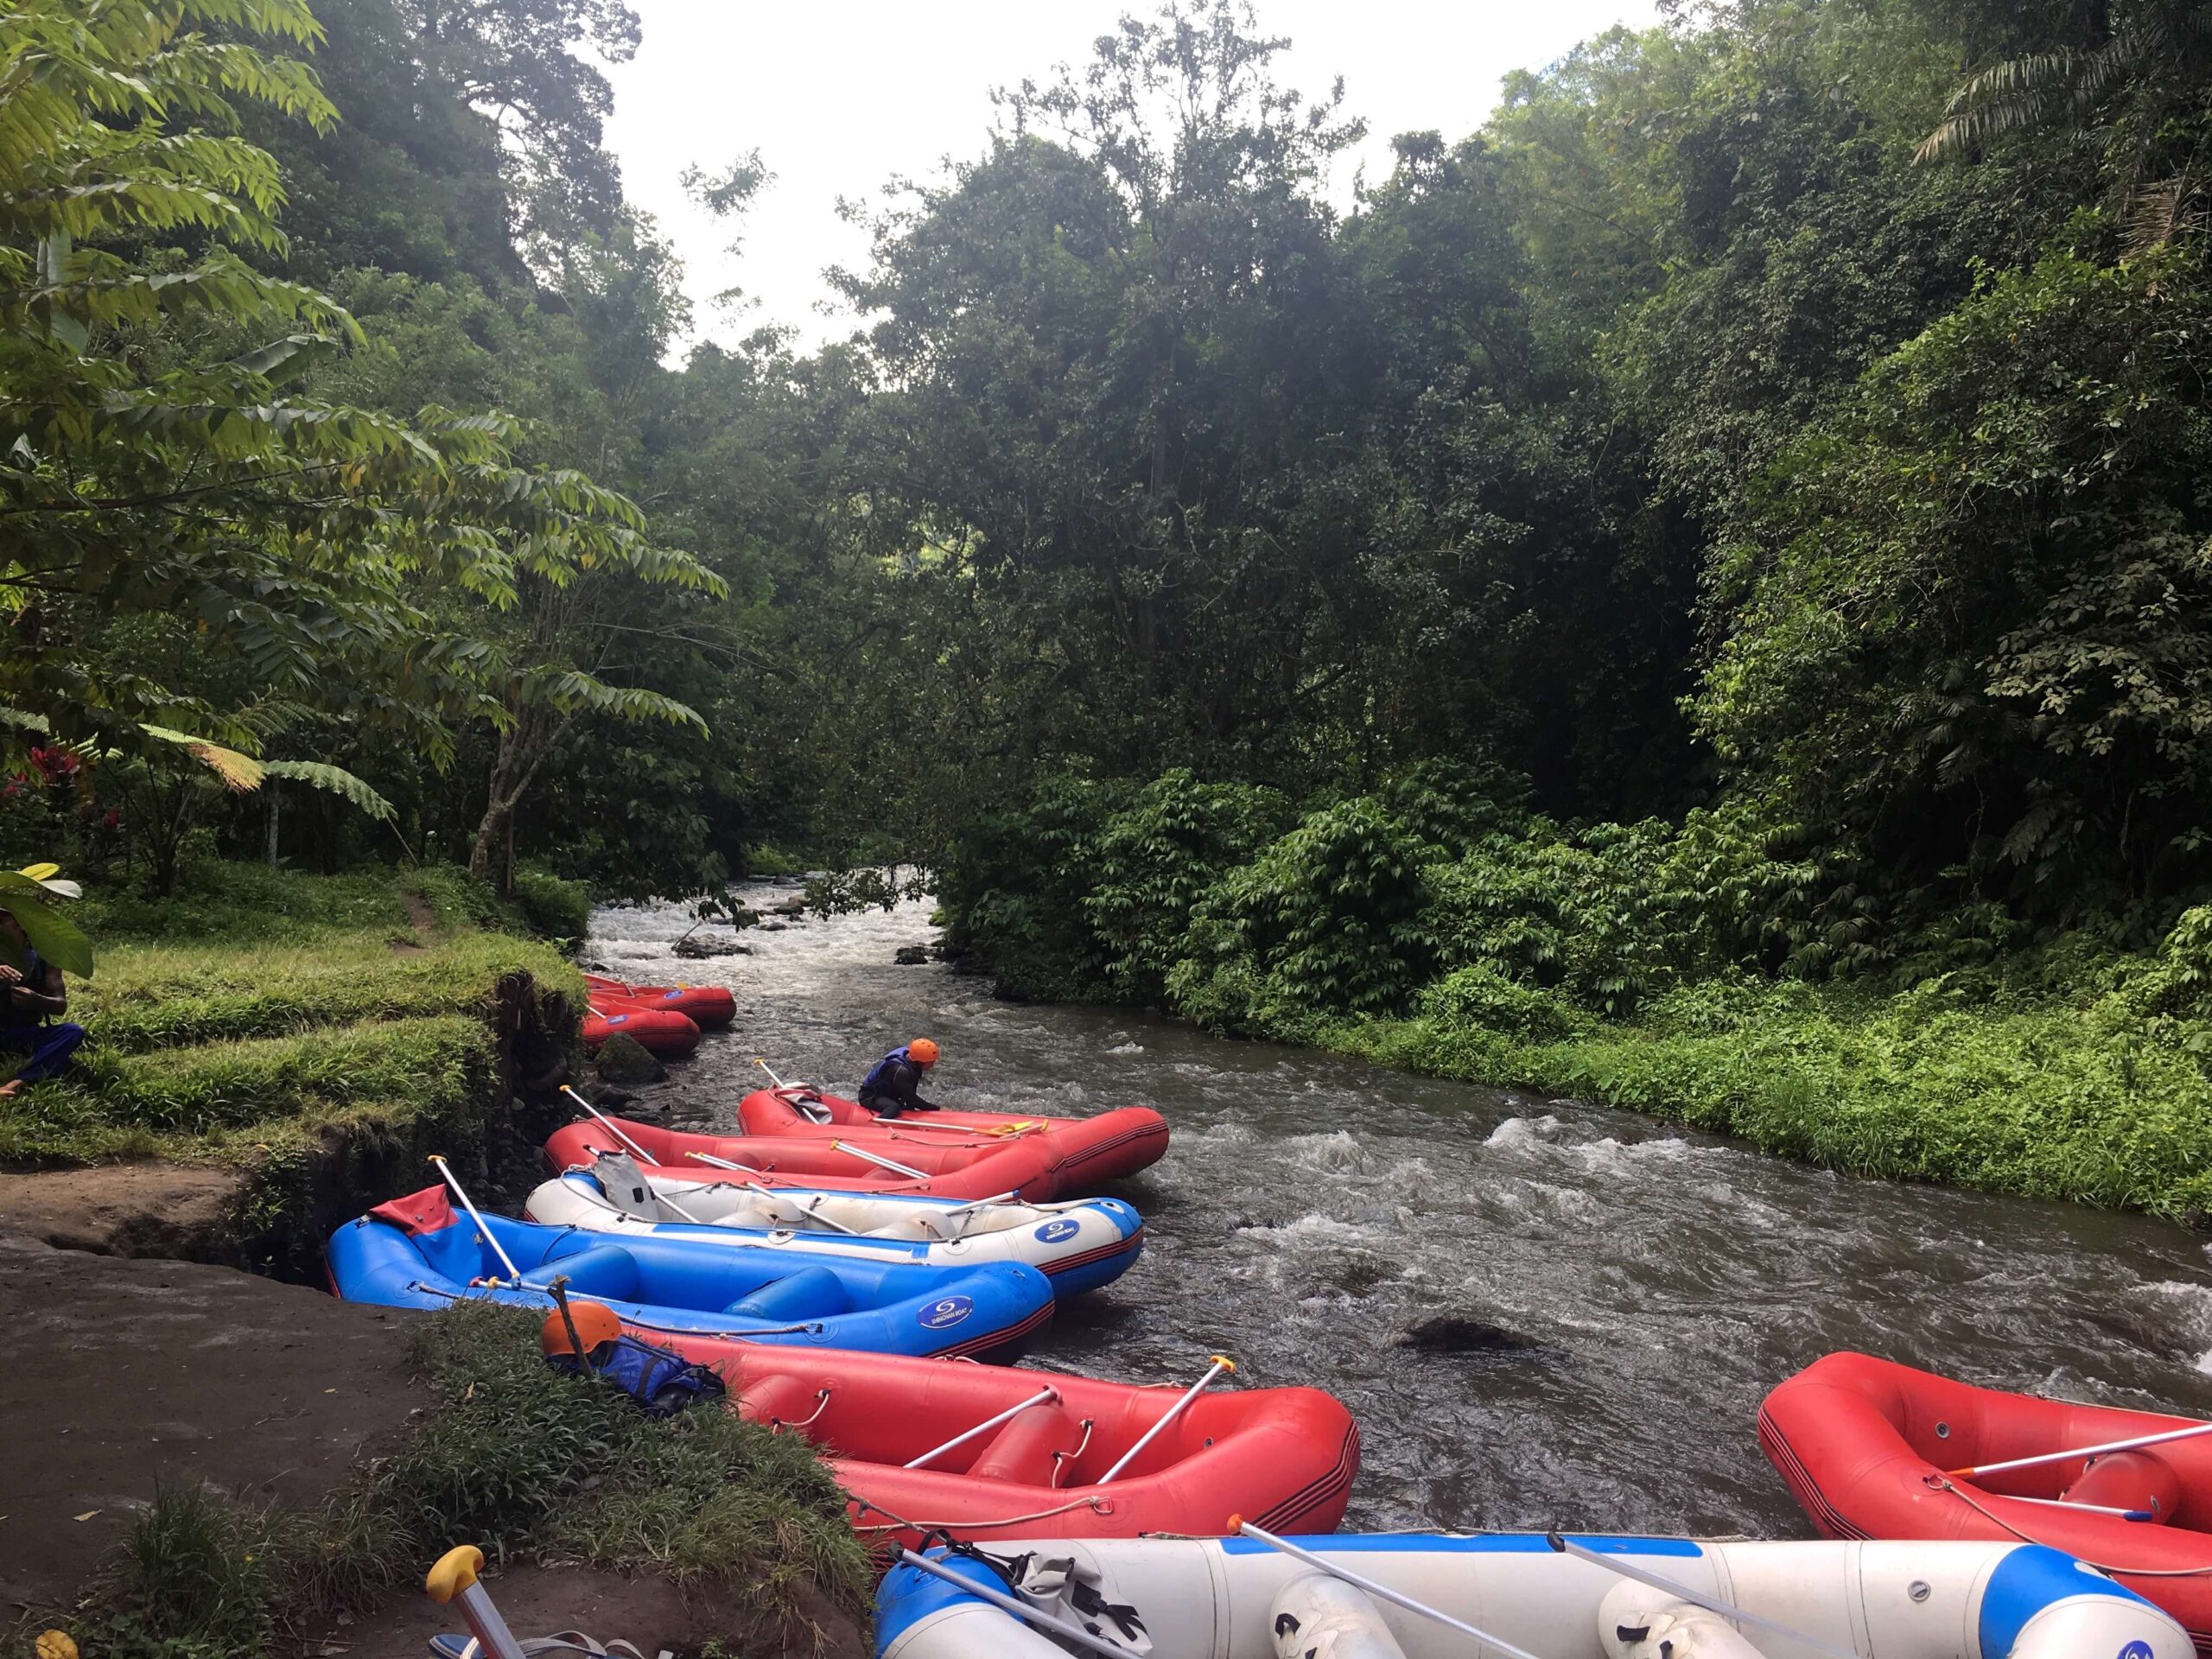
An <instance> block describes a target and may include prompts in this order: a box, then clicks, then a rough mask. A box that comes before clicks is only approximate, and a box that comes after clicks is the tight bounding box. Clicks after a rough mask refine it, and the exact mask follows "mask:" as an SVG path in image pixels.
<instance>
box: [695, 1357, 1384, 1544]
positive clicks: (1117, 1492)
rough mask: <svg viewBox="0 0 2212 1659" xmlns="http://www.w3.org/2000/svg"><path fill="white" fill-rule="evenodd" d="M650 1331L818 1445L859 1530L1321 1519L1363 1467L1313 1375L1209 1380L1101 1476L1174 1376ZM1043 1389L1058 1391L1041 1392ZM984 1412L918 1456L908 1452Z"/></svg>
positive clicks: (1354, 1436) (1148, 1418)
mask: <svg viewBox="0 0 2212 1659" xmlns="http://www.w3.org/2000/svg"><path fill="white" fill-rule="evenodd" d="M653 1340H654V1341H655V1342H656V1343H657V1344H660V1345H662V1346H664V1347H669V1348H673V1349H675V1350H677V1351H679V1352H681V1353H682V1354H683V1356H684V1357H686V1358H689V1359H691V1360H694V1361H696V1362H698V1363H702V1364H707V1365H711V1366H713V1367H714V1368H715V1370H718V1371H720V1372H721V1375H722V1377H723V1380H724V1381H725V1382H727V1383H728V1385H729V1389H730V1392H731V1394H732V1395H734V1396H736V1399H737V1402H738V1408H739V1409H740V1410H741V1411H742V1412H743V1413H744V1414H745V1415H746V1416H747V1417H749V1418H751V1419H752V1420H753V1421H755V1422H765V1423H767V1424H768V1425H770V1426H771V1427H775V1428H779V1429H780V1430H782V1431H783V1432H785V1433H797V1434H804V1436H805V1437H806V1438H807V1439H808V1440H811V1441H812V1442H813V1443H814V1444H815V1445H816V1446H818V1447H820V1448H821V1450H822V1453H823V1457H824V1458H825V1459H827V1460H828V1461H829V1466H830V1469H831V1471H832V1472H833V1473H835V1475H836V1478H837V1484H839V1485H841V1486H842V1487H843V1488H844V1489H845V1491H847V1492H848V1493H849V1494H850V1496H851V1497H852V1499H853V1503H852V1513H853V1524H854V1525H855V1527H857V1528H859V1529H861V1532H863V1533H867V1534H875V1535H888V1536H891V1537H893V1538H895V1539H897V1540H898V1541H899V1542H901V1543H905V1544H907V1545H909V1546H912V1547H913V1548H922V1547H923V1544H922V1535H921V1531H920V1529H924V1528H927V1529H931V1530H938V1529H942V1530H944V1531H947V1532H950V1533H951V1534H952V1535H954V1536H956V1537H962V1538H976V1539H983V1540H988V1539H990V1538H993V1537H999V1538H1006V1537H1020V1538H1134V1537H1135V1536H1136V1535H1138V1534H1140V1533H1145V1532H1183V1533H1196V1534H1199V1535H1204V1536H1207V1537H1211V1536H1213V1535H1217V1534H1218V1533H1220V1532H1221V1531H1222V1530H1223V1529H1224V1527H1225V1526H1226V1525H1227V1524H1228V1521H1229V1517H1230V1516H1232V1515H1243V1516H1248V1517H1249V1518H1250V1519H1252V1520H1253V1521H1255V1522H1257V1523H1258V1524H1259V1525H1261V1526H1263V1527H1266V1528H1268V1529H1270V1530H1280V1531H1285V1532H1292V1531H1294V1532H1331V1531H1333V1530H1334V1529H1335V1528H1336V1525H1337V1522H1338V1521H1340V1520H1342V1519H1343V1518H1344V1505H1345V1503H1346V1501H1347V1500H1348V1498H1349V1497H1350V1496H1351V1482H1352V1477H1353V1476H1354V1475H1355V1474H1357V1472H1358V1470H1359V1430H1358V1428H1357V1427H1356V1426H1355V1425H1354V1424H1353V1422H1352V1420H1351V1413H1350V1412H1348V1411H1346V1410H1345V1409H1344V1407H1343V1406H1342V1405H1340V1404H1339V1403H1338V1402H1337V1401H1336V1400H1335V1399H1333V1398H1332V1397H1331V1396H1330V1395H1326V1394H1324V1393H1322V1392H1321V1391H1320V1390H1319V1389H1247V1390H1242V1391H1238V1390H1234V1389H1228V1388H1225V1387H1223V1386H1221V1385H1220V1384H1219V1383H1217V1385H1216V1388H1215V1389H1213V1390H1210V1391H1209V1392H1207V1393H1205V1394H1201V1395H1198V1398H1197V1399H1195V1400H1194V1401H1192V1402H1191V1404H1190V1405H1189V1407H1188V1408H1186V1409H1185V1410H1184V1411H1182V1412H1181V1413H1180V1414H1177V1415H1176V1416H1175V1417H1174V1418H1173V1420H1172V1421H1169V1422H1168V1424H1167V1426H1166V1427H1165V1428H1163V1429H1161V1430H1160V1433H1158V1434H1157V1435H1155V1436H1154V1438H1153V1439H1152V1440H1151V1441H1150V1442H1149V1443H1148V1444H1147V1446H1145V1448H1144V1449H1143V1451H1141V1452H1139V1453H1138V1454H1137V1456H1136V1457H1135V1459H1132V1460H1131V1461H1130V1462H1129V1464H1128V1466H1127V1467H1126V1468H1125V1469H1123V1470H1122V1471H1120V1472H1119V1473H1118V1474H1116V1478H1115V1479H1114V1480H1113V1481H1112V1483H1111V1484H1104V1485H1102V1484H1098V1483H1099V1481H1100V1478H1101V1477H1103V1475H1105V1474H1106V1473H1107V1472H1108V1471H1109V1470H1112V1469H1113V1468H1114V1466H1115V1465H1116V1464H1117V1463H1119V1462H1120V1461H1121V1459H1122V1457H1123V1455H1124V1454H1125V1453H1127V1452H1128V1451H1129V1449H1130V1448H1131V1447H1133V1446H1135V1445H1136V1444H1137V1442H1138V1441H1139V1440H1142V1439H1143V1438H1144V1436H1145V1434H1146V1432H1147V1430H1149V1429H1151V1428H1152V1427H1154V1425H1155V1424H1157V1423H1159V1422H1160V1420H1161V1419H1162V1418H1164V1417H1166V1416H1167V1414H1168V1413H1169V1411H1170V1410H1171V1409H1172V1408H1173V1407H1174V1405H1175V1403H1176V1402H1177V1401H1178V1400H1179V1399H1180V1398H1181V1397H1182V1395H1183V1394H1184V1392H1185V1390H1184V1389H1183V1388H1181V1387H1168V1388H1145V1387H1140V1386H1138V1385H1137V1384H1135V1383H1103V1382H1100V1381H1097V1380H1096V1379H1095V1378H1091V1377H1084V1376H1060V1375H1058V1373H1047V1372H1043V1371H1029V1370H1013V1369H1010V1368H1007V1367H1001V1366H984V1365H961V1364H953V1363H948V1362H945V1361H942V1360H935V1359H907V1358H904V1357H895V1356H891V1355H885V1354H858V1353H850V1352H846V1351H841V1350H837V1349H816V1350H814V1351H811V1352H801V1351H798V1350H796V1349H792V1348H777V1347H772V1346H770V1345H769V1344H765V1343H747V1342H724V1341H717V1340H714V1339H712V1338H690V1337H679V1338H664V1337H662V1336H660V1335H659V1334H658V1333H656V1334H655V1335H654V1338H653ZM1196 1380H1197V1379H1196V1378H1195V1377H1194V1378H1193V1379H1192V1381H1196ZM1048 1389H1049V1390H1050V1391H1051V1395H1052V1397H1050V1398H1039V1395H1043V1394H1044V1393H1045V1392H1046V1390H1048ZM994 1420H996V1421H994ZM985 1424H989V1425H991V1426H990V1427H985V1428H983V1432H982V1433H979V1434H976V1435H974V1436H973V1438H971V1439H969V1440H964V1441H963V1442H962V1444H960V1445H958V1446H953V1447H951V1448H950V1450H949V1451H946V1452H943V1454H942V1455H940V1456H938V1457H937V1458H934V1459H931V1460H930V1461H929V1463H928V1465H926V1466H925V1467H924V1468H920V1469H909V1468H906V1466H905V1465H907V1464H909V1463H911V1462H913V1461H914V1460H915V1459H919V1458H921V1457H922V1456H923V1455H924V1454H925V1453H926V1452H930V1451H931V1450H933V1449H935V1448H938V1447H940V1446H945V1445H946V1443H947V1442H949V1441H951V1440H955V1439H957V1438H958V1437H959V1436H962V1435H963V1434H967V1433H969V1431H970V1430H973V1429H976V1428H977V1427H981V1426H982V1425H985Z"/></svg>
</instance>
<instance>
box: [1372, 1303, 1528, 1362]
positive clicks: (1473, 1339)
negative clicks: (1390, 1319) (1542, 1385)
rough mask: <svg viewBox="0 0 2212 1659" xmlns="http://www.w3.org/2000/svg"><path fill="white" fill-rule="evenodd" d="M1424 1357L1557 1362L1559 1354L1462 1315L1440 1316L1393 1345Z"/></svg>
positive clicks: (1502, 1327) (1406, 1334)
mask: <svg viewBox="0 0 2212 1659" xmlns="http://www.w3.org/2000/svg"><path fill="white" fill-rule="evenodd" d="M1393 1345H1394V1346H1395V1347H1399V1348H1411V1349H1414V1350H1416V1351H1419V1352H1421V1353H1424V1354H1522V1355H1526V1356H1527V1357H1529V1358H1531V1359H1556V1358H1558V1357H1560V1351H1559V1350H1558V1349H1556V1348H1554V1347H1552V1346H1550V1345H1549V1344H1546V1343H1541V1342H1538V1341H1537V1340H1536V1339H1535V1338H1534V1337H1524V1336H1522V1334H1521V1333H1520V1332H1518V1331H1509V1330H1507V1329H1506V1328H1505V1327H1504V1326H1503V1325H1492V1324H1491V1323H1490V1322H1489V1321H1488V1320H1486V1319H1469V1318H1467V1317H1466V1316H1465V1314H1461V1313H1440V1314H1438V1315H1436V1317H1435V1318H1433V1319H1423V1320H1422V1321H1421V1323H1420V1324H1419V1325H1414V1326H1413V1327H1412V1328H1411V1329H1409V1330H1408V1331H1405V1332H1402V1333H1401V1334H1400V1336H1399V1338H1398V1339H1397V1341H1396V1343H1395V1344H1393Z"/></svg>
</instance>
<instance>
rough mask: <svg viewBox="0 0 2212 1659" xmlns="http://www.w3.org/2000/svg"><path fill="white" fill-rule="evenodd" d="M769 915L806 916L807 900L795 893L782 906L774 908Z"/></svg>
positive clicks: (772, 907) (771, 908)
mask: <svg viewBox="0 0 2212 1659" xmlns="http://www.w3.org/2000/svg"><path fill="white" fill-rule="evenodd" d="M768 913H769V914H770V915H771V916H804V915H805V914H806V900H805V899H802V898H800V897H799V896H798V894H797V893H793V894H792V895H791V897H790V898H788V899H785V900H784V902H783V903H782V904H780V905H775V906H771V907H770V909H769V912H768Z"/></svg>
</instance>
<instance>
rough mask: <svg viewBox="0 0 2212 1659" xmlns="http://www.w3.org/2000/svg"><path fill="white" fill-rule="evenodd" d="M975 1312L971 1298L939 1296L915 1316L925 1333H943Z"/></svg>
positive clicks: (973, 1301)
mask: <svg viewBox="0 0 2212 1659" xmlns="http://www.w3.org/2000/svg"><path fill="white" fill-rule="evenodd" d="M975 1311H976V1299H975V1298H974V1297H972V1296H940V1297H938V1300H935V1301H933V1302H931V1304H930V1305H929V1306H927V1307H925V1308H924V1309H923V1310H922V1311H921V1313H919V1314H918V1316H917V1317H918V1319H919V1320H920V1322H921V1325H922V1328H923V1329H924V1330H925V1331H944V1330H948V1329H950V1327H951V1326H953V1325H957V1324H959V1323H960V1321H961V1320H963V1319H966V1318H967V1317H968V1316H969V1314H970V1313H974V1312H975Z"/></svg>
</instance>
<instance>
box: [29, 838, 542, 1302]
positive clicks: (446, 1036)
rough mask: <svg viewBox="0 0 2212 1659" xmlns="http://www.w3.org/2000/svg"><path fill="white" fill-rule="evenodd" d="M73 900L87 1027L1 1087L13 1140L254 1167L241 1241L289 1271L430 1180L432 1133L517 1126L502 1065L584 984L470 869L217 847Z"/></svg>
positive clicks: (73, 1013) (78, 999)
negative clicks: (184, 867)
mask: <svg viewBox="0 0 2212 1659" xmlns="http://www.w3.org/2000/svg"><path fill="white" fill-rule="evenodd" d="M571 896H573V895H571ZM78 914H79V919H80V920H81V921H82V922H83V923H84V924H85V925H86V929H87V931H89V932H90V933H91V934H92V937H93V942H94V945H95V948H96V950H97V951H98V961H97V964H96V965H97V969H98V971H97V973H96V975H95V976H94V977H93V978H92V980H90V981H79V980H73V981H72V982H70V1017H71V1018H73V1019H75V1020H79V1021H80V1022H81V1023H82V1024H83V1025H84V1026H85V1027H86V1030H87V1032H88V1033H90V1041H89V1042H88V1043H87V1044H86V1047H85V1048H84V1049H83V1050H82V1051H80V1052H79V1063H78V1064H77V1065H75V1066H74V1067H73V1068H72V1070H71V1071H70V1072H69V1073H68V1074H67V1075H66V1076H65V1077H61V1078H58V1079H55V1080H54V1081H52V1082H49V1083H46V1084H40V1085H38V1086H37V1087H35V1088H32V1089H29V1090H25V1091H24V1092H23V1093H22V1094H21V1095H19V1096H16V1098H15V1099H13V1100H11V1101H8V1102H5V1103H0V1162H7V1163H12V1164H16V1165H32V1166H49V1167H50V1166H60V1165H68V1164H84V1163H99V1162H112V1161H121V1160H137V1159H148V1158H159V1159H163V1160H169V1161H172V1162H177V1163H188V1164H201V1165H211V1164H212V1165H220V1166H229V1167H233V1168H236V1169H238V1170H239V1171H240V1172H242V1173H243V1174H244V1176H245V1180H244V1182H243V1183H242V1185H241V1189H240V1192H239V1196H238V1201H237V1204H236V1205H235V1215H234V1216H233V1217H232V1218H231V1225H232V1227H233V1229H234V1231H235V1239H234V1242H235V1243H236V1244H237V1246H238V1254H239V1255H240V1257H241V1258H242V1259H245V1260H248V1261H251V1262H257V1263H259V1264H261V1265H264V1266H265V1267H269V1268H272V1269H274V1270H277V1271H280V1272H283V1273H286V1274H294V1275H299V1274H305V1275H307V1276H310V1277H312V1276H313V1275H314V1274H315V1261H316V1258H317V1257H318V1255H319V1253H320V1250H321V1243H322V1240H323V1238H324V1237H325V1236H327V1233H328V1232H329V1230H330V1229H331V1228H332V1227H333V1226H335V1225H336V1224H338V1223H339V1222H340V1221H343V1220H346V1219H347V1218H348V1217H351V1216H353V1215H354V1214H356V1213H358V1212H359V1211H360V1210H362V1209H363V1208H365V1207H366V1206H367V1205H372V1204H376V1203H379V1202H381V1201H383V1200H384V1199H385V1198H390V1197H391V1196H392V1194H393V1193H394V1192H404V1191H410V1190H411V1189H412V1188H413V1187H414V1186H416V1185H421V1183H422V1179H423V1157H424V1155H425V1154H429V1153H431V1152H450V1153H453V1154H455V1155H461V1154H468V1153H472V1152H474V1153H481V1152H483V1151H484V1150H485V1148H486V1147H487V1146H494V1145H499V1144H504V1142H503V1141H501V1136H502V1135H506V1138H507V1139H510V1140H512V1139H513V1138H514V1137H513V1136H512V1135H509V1134H507V1127H508V1124H509V1121H510V1108H511V1103H510V1102H509V1100H508V1098H507V1096H506V1092H505V1076H506V1074H507V1073H508V1072H509V1071H513V1072H515V1073H517V1074H519V1075H523V1076H536V1075H537V1074H538V1073H540V1072H542V1071H544V1070H545V1069H546V1067H547V1065H550V1063H552V1062H553V1061H555V1060H556V1059H557V1058H558V1056H559V1053H560V1052H561V1051H562V1050H563V1049H564V1048H566V1047H568V1046H569V1045H570V1044H571V1043H572V1042H573V1040H574V1035H575V1015H576V1012H577V1010H579V1009H580V1008H581V1007H582V1001H583V982H582V976H580V975H579V974H578V973H577V971H576V969H575V966H574V965H573V964H572V963H569V961H568V960H567V959H566V958H565V957H563V956H562V955H561V954H560V953H559V951H558V950H556V949H555V948H554V947H553V946H551V945H550V944H546V943H544V942H543V941H542V940H540V939H537V938H531V937H527V936H526V935H525V933H524V931H522V930H524V918H523V914H522V912H521V910H520V909H518V907H517V906H513V905H512V904H511V903H509V902H508V901H507V900H505V899H501V898H499V896H498V895H496V894H493V893H491V892H490V891H489V890H488V889H487V888H486V887H483V886H482V885H481V884H480V883H478V882H474V881H472V880H469V878H468V876H467V874H466V873H465V872H463V871H461V870H459V869H452V868H436V867H432V868H423V869H419V870H411V871H407V872H404V873H400V874H393V873H390V872H383V873H364V874H351V875H341V876H311V875H302V874H294V873H289V872H283V871H272V870H270V869H267V868H264V867H262V866H258V865H214V864H202V865H200V866H197V867H195V868H194V869H193V870H192V871H191V873H190V874H189V876H188V879H187V880H186V882H185V883H184V884H183V886H182V887H181V890H180V891H179V892H178V893H176V894H175V895H174V896H172V897H171V898H169V899H164V900H161V901H158V902H155V901H149V900H146V899H143V898H140V897H138V896H137V895H136V894H135V893H130V892H128V891H113V890H110V891H95V892H93V893H88V894H87V896H86V899H85V900H84V902H83V904H82V905H81V906H79V912H78ZM500 929H509V930H514V931H499V930H500ZM472 1161H474V1160H472Z"/></svg>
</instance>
